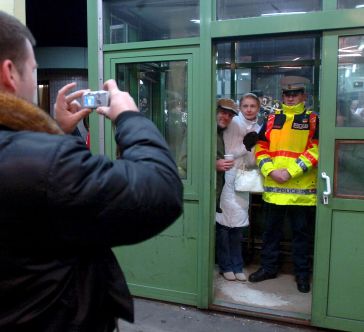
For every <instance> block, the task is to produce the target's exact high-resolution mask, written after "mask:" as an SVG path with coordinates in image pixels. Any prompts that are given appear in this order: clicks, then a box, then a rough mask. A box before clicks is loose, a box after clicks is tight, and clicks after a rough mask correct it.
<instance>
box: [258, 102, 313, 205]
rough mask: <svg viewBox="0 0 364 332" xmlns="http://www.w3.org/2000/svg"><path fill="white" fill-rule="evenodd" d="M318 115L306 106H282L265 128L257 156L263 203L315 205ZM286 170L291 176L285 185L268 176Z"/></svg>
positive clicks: (260, 134) (270, 118)
mask: <svg viewBox="0 0 364 332" xmlns="http://www.w3.org/2000/svg"><path fill="white" fill-rule="evenodd" d="M318 131H319V119H318V116H317V114H315V113H313V112H312V111H309V110H306V109H305V107H304V104H303V103H300V104H298V105H295V106H287V105H285V104H282V110H275V112H274V113H272V114H270V115H269V116H268V119H267V121H266V123H265V124H264V125H263V127H262V129H261V131H260V133H259V140H258V143H257V145H256V150H255V156H256V159H257V165H258V166H259V168H260V170H261V172H262V174H263V175H264V177H265V180H264V193H263V200H264V201H266V202H268V203H272V204H277V205H307V206H312V205H316V177H317V162H318ZM282 168H285V169H287V171H288V173H289V174H290V175H291V179H289V180H288V181H287V182H285V183H282V184H280V183H277V182H276V181H274V180H273V179H272V178H271V177H270V176H269V173H270V172H272V171H273V170H276V169H282Z"/></svg>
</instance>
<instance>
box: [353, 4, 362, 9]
mask: <svg viewBox="0 0 364 332" xmlns="http://www.w3.org/2000/svg"><path fill="white" fill-rule="evenodd" d="M355 8H364V4H361V5H356V6H355Z"/></svg>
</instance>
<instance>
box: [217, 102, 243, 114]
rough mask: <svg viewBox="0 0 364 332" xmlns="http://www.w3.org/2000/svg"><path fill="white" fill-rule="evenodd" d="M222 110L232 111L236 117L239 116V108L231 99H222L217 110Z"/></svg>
mask: <svg viewBox="0 0 364 332" xmlns="http://www.w3.org/2000/svg"><path fill="white" fill-rule="evenodd" d="M219 108H222V109H224V110H226V111H230V112H231V113H233V114H234V115H238V106H237V105H236V104H235V102H234V100H232V99H229V98H221V99H219V100H218V101H217V110H219Z"/></svg>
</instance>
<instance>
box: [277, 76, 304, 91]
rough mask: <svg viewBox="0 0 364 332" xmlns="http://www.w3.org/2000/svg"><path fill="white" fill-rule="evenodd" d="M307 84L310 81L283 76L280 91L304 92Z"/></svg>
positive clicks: (299, 77)
mask: <svg viewBox="0 0 364 332" xmlns="http://www.w3.org/2000/svg"><path fill="white" fill-rule="evenodd" d="M309 83H310V80H308V79H307V78H306V77H302V76H284V77H283V78H282V79H281V87H282V91H295V90H305V89H306V87H307V85H308V84H309Z"/></svg>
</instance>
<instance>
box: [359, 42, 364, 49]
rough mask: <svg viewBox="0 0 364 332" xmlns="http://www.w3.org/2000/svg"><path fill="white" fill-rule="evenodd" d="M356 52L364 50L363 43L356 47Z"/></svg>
mask: <svg viewBox="0 0 364 332" xmlns="http://www.w3.org/2000/svg"><path fill="white" fill-rule="evenodd" d="M358 50H359V51H362V50H364V43H363V44H360V46H359V47H358Z"/></svg>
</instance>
